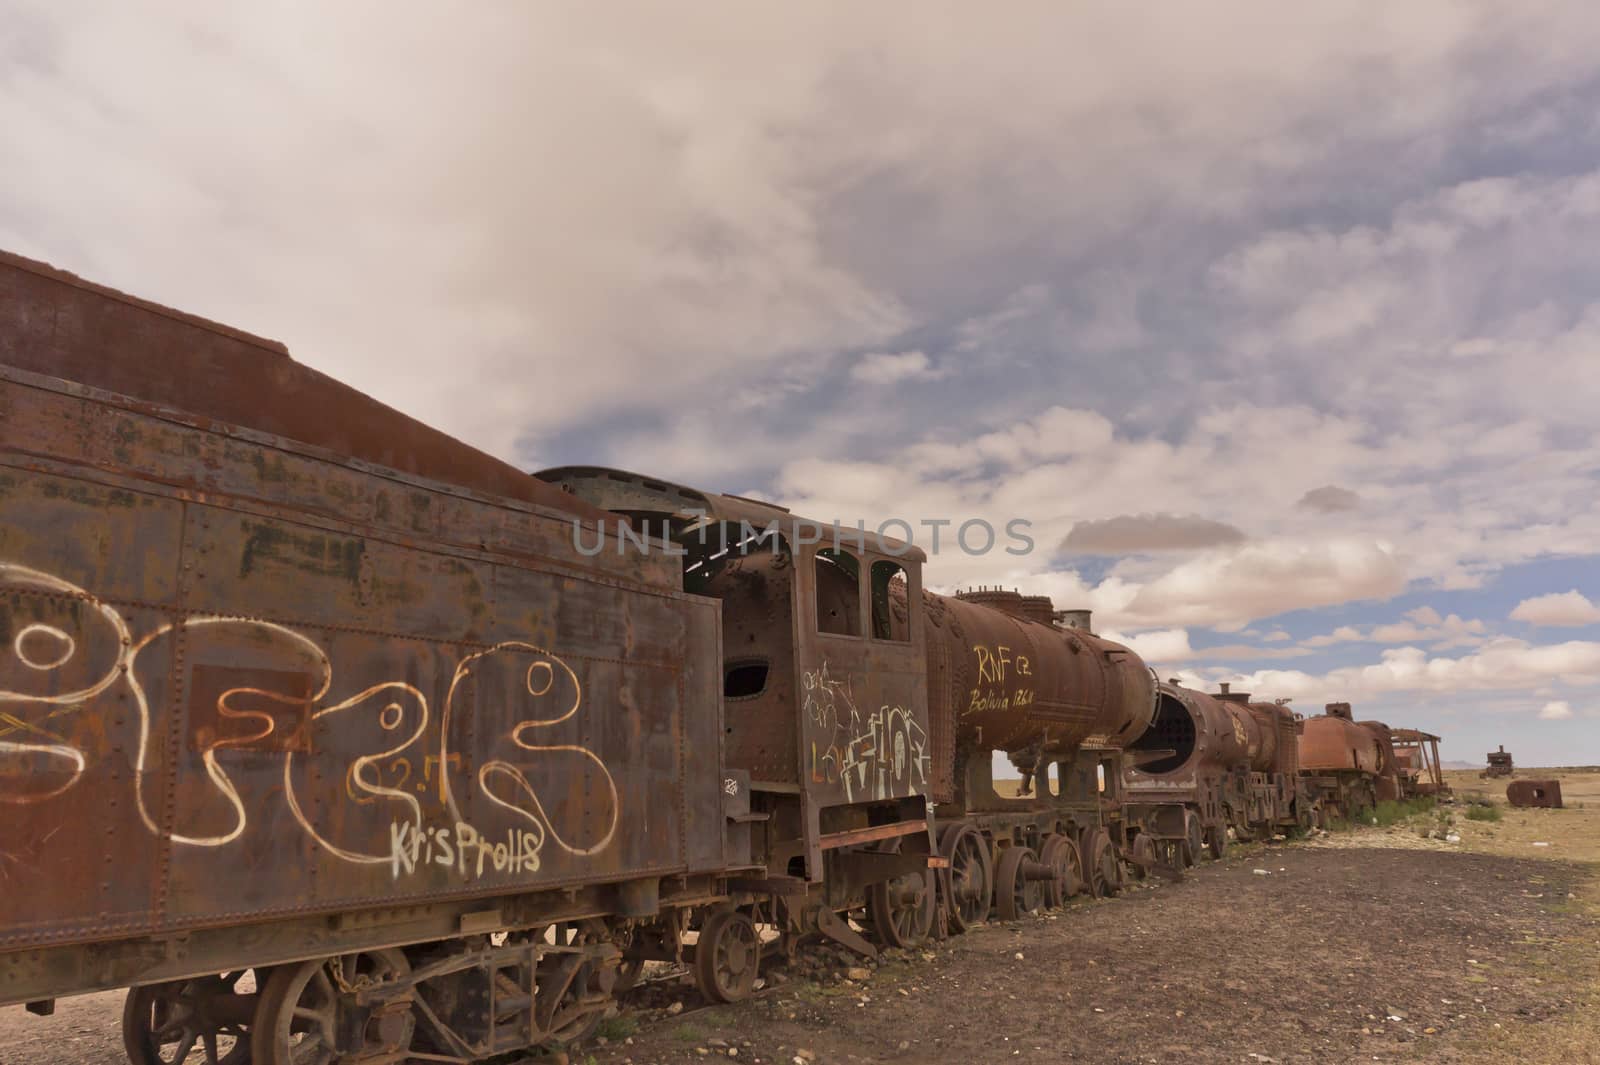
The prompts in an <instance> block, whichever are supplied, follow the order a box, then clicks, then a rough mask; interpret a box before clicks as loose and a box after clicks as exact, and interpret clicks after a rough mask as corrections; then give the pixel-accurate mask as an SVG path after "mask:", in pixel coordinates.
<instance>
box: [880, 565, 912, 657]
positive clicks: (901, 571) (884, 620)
mask: <svg viewBox="0 0 1600 1065" xmlns="http://www.w3.org/2000/svg"><path fill="white" fill-rule="evenodd" d="M909 595H910V590H909V585H908V583H907V581H906V570H905V567H904V566H902V565H900V563H898V562H890V561H888V560H887V559H880V560H879V561H877V562H874V563H873V564H872V636H873V639H877V640H909V639H911V625H910V620H911V619H910V617H909V615H908V613H907V611H909V610H910V599H909ZM897 602H898V603H902V604H905V605H904V606H903V607H902V608H901V610H900V616H899V617H898V618H896V616H895V609H894V605H895V603H897Z"/></svg>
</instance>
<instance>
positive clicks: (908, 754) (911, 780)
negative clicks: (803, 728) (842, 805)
mask: <svg viewBox="0 0 1600 1065" xmlns="http://www.w3.org/2000/svg"><path fill="white" fill-rule="evenodd" d="M800 687H801V697H802V710H803V713H804V714H805V716H806V722H807V731H808V733H809V734H810V735H811V736H812V737H813V738H812V739H811V740H810V752H809V758H810V761H811V781H812V783H813V784H833V783H838V784H839V785H841V786H842V787H843V789H844V795H845V799H846V800H847V801H849V802H855V801H857V800H860V799H889V798H897V797H900V796H905V795H914V794H918V793H921V792H923V791H925V790H926V788H927V780H928V734H927V731H926V730H925V729H924V728H923V727H922V724H921V722H919V721H918V720H917V719H916V717H915V715H913V714H912V713H911V712H910V711H909V710H907V709H905V708H904V707H902V706H891V705H887V704H885V705H881V706H879V707H878V708H877V709H876V710H869V711H867V712H862V711H861V710H860V709H859V708H858V707H857V705H856V697H855V691H854V687H853V685H852V682H851V680H850V678H849V676H847V675H837V676H836V675H834V674H833V672H832V670H831V667H830V666H829V664H828V663H827V662H826V661H824V662H823V663H822V666H821V668H820V669H815V670H806V671H804V672H803V673H802V674H801V677H800Z"/></svg>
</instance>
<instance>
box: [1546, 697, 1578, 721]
mask: <svg viewBox="0 0 1600 1065" xmlns="http://www.w3.org/2000/svg"><path fill="white" fill-rule="evenodd" d="M1571 716H1572V704H1570V703H1568V702H1565V701H1563V700H1556V701H1552V702H1548V703H1545V704H1544V706H1543V707H1542V708H1540V710H1539V720H1541V721H1565V720H1567V719H1568V718H1570V717H1571Z"/></svg>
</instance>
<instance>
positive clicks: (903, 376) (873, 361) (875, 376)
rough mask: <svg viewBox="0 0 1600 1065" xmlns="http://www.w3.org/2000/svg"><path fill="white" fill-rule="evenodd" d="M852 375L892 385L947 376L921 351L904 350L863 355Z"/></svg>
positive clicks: (870, 382)
mask: <svg viewBox="0 0 1600 1065" xmlns="http://www.w3.org/2000/svg"><path fill="white" fill-rule="evenodd" d="M850 376H851V377H854V378H855V379H856V380H857V381H865V382H866V383H867V384H869V385H892V384H897V383H899V382H901V381H917V380H920V381H932V380H937V379H939V378H940V377H943V376H945V373H944V371H942V370H937V369H934V367H933V366H932V364H931V363H929V361H928V356H927V355H926V354H925V353H923V352H920V351H902V352H900V353H899V354H897V355H896V354H890V353H888V352H874V353H872V354H869V355H863V356H861V361H860V362H858V363H856V364H855V365H854V366H853V367H851V368H850Z"/></svg>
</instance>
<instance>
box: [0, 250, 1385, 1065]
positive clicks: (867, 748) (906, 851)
mask: <svg viewBox="0 0 1600 1065" xmlns="http://www.w3.org/2000/svg"><path fill="white" fill-rule="evenodd" d="M815 529H816V526H814V525H812V524H811V523H807V522H805V521H804V520H803V519H800V518H798V517H797V516H795V515H792V514H790V513H789V512H787V511H785V510H783V509H781V508H779V507H775V506H772V505H769V504H766V503H760V502H756V501H752V500H748V499H743V498H739V497H736V496H729V495H718V494H714V493H707V492H701V491H697V490H694V489H691V488H686V487H683V486H680V485H675V484H670V483H667V482H665V481H661V480H657V479H654V478H651V477H648V476H641V475H636V474H630V473H623V472H620V471H615V470H608V469H599V468H591V467H570V468H563V469H556V470H549V471H545V472H544V473H542V474H541V475H539V476H538V477H530V476H528V475H526V474H523V473H521V472H520V471H518V470H516V469H514V468H513V467H510V466H507V465H505V464H503V463H500V462H498V461H496V460H494V459H492V458H490V457H488V456H486V455H484V454H482V453H480V452H477V451H474V450H473V449H471V448H468V447H466V446H465V445H463V444H461V443H459V442H457V441H455V440H453V439H451V438H449V437H447V436H444V435H443V434H440V433H438V432H436V431H434V430H431V429H429V428H428V427H426V426H424V425H421V424H419V423H417V422H415V421H413V420H411V419H409V418H406V417H404V416H403V415H401V414H399V413H397V412H395V411H393V410H391V409H389V408H386V407H384V406H382V405H381V404H378V403H376V402H374V401H373V400H371V399H369V398H367V397H365V396H363V395H361V394H360V393H357V392H355V391H354V390H352V389H350V388H348V387H346V386H344V385H341V384H339V383H338V382H336V381H333V380H331V379H329V378H327V377H325V376H323V375H320V374H318V373H316V372H315V371H312V370H310V369H309V368H307V367H305V366H302V365H300V364H299V363H297V362H295V361H294V360H292V359H291V358H290V357H289V355H288V353H287V351H286V350H285V349H283V348H282V347H281V346H280V345H276V344H273V343H271V342H269V341H264V340H261V339H259V338H256V337H253V336H250V335H247V334H244V333H240V332H238V331H235V330H232V329H229V328H227V327H224V326H220V325H217V324H214V323H211V322H207V321H203V320H201V319H197V318H193V317H190V316H187V315H183V314H180V313H177V312H174V311H171V310H168V309H166V308H162V307H158V306H155V305H152V304H148V303H144V302H142V301H139V300H137V299H134V298H131V297H128V296H125V295H122V294H120V293H116V292H113V291H110V290H107V289H104V288H100V287H98V286H94V285H91V284H88V283H85V282H83V281H81V280H79V279H77V278H76V277H73V276H72V275H68V274H64V273H61V272H58V271H55V270H52V269H50V268H48V267H45V266H43V265H41V264H37V263H33V262H29V261H27V260H22V259H18V258H15V257H9V256H8V257H4V258H3V259H0V703H3V704H4V705H3V706H0V803H3V804H4V807H5V811H6V816H5V817H4V818H0V863H4V864H3V867H4V869H5V873H6V879H5V884H6V887H5V890H4V892H0V1004H10V1003H18V1002H26V1003H29V1004H30V1008H32V1009H34V1010H35V1011H36V1012H41V1013H47V1012H49V1010H50V1009H51V1005H52V1002H53V999H54V998H56V997H57V996H63V995H70V994H75V993H81V992H85V991H91V990H101V989H108V988H118V987H129V988H132V990H131V991H130V992H129V996H128V1001H127V1010H126V1015H125V1018H124V1038H125V1042H126V1045H127V1051H128V1055H129V1059H130V1060H131V1061H132V1062H134V1063H135V1065H154V1063H156V1062H172V1061H182V1060H186V1058H187V1056H188V1055H189V1054H190V1053H191V1051H192V1052H193V1054H194V1055H196V1057H195V1059H194V1060H202V1059H203V1060H206V1061H208V1062H211V1063H213V1065H216V1063H218V1062H227V1063H228V1065H245V1063H247V1062H254V1063H256V1065H287V1063H290V1062H304V1061H311V1062H317V1063H319V1065H330V1063H338V1062H354V1061H360V1062H367V1063H376V1062H401V1061H411V1060H417V1061H434V1062H457V1063H466V1062H471V1061H478V1060H482V1059H485V1058H488V1057H490V1056H493V1055H496V1054H500V1053H504V1052H506V1051H510V1050H516V1049H521V1048H526V1047H531V1046H536V1045H540V1044H559V1043H563V1042H569V1041H571V1040H574V1039H577V1038H581V1037H582V1036H583V1035H584V1034H585V1033H586V1032H587V1031H589V1030H590V1029H591V1028H592V1027H593V1025H594V1024H595V1023H596V1022H597V1021H598V1020H599V1018H601V1017H602V1016H603V1014H604V1012H605V1011H606V1010H607V1009H608V1008H609V1005H610V1003H611V1002H612V1001H613V997H614V996H615V995H616V994H617V993H618V992H619V991H620V990H622V989H625V988H626V987H627V986H628V985H629V983H630V982H632V981H633V980H635V979H637V977H638V974H639V972H640V969H641V967H642V966H643V965H644V964H645V963H646V962H649V961H651V960H653V959H659V960H675V961H683V962H686V963H688V964H690V965H692V966H693V969H694V972H695V974H696V977H697V980H698V983H699V986H700V988H701V989H702V991H703V992H704V993H705V994H706V995H707V996H708V997H710V998H712V999H715V1000H721V1001H732V1000H736V999H738V998H740V997H742V996H744V995H746V994H748V993H749V992H750V990H751V988H752V986H753V983H754V980H755V978H756V974H757V971H758V967H759V965H760V964H761V962H762V960H763V958H764V957H766V956H769V955H770V954H771V953H772V952H775V951H793V950H794V949H796V947H797V946H798V944H800V943H801V942H802V941H803V940H804V939H805V938H806V937H810V936H822V937H828V938H831V939H832V940H834V941H836V942H838V943H842V944H845V945H848V946H849V947H851V948H853V949H855V950H857V951H860V952H862V953H864V954H871V953H873V952H874V951H875V950H876V949H878V947H879V946H882V945H895V946H904V945H909V944H912V943H915V942H918V941H920V940H922V939H924V938H925V937H928V936H930V935H934V934H944V933H945V932H946V931H948V930H954V931H959V930H961V929H963V928H966V927H969V926H971V925H974V924H977V923H980V922H982V921H984V920H985V919H987V918H988V917H989V915H990V914H991V913H998V914H999V915H1000V916H1002V917H1007V918H1009V917H1014V916H1016V915H1018V914H1020V913H1025V912H1028V911H1031V910H1035V909H1038V908H1040V907H1043V906H1056V905H1060V904H1062V903H1063V902H1064V901H1065V900H1066V899H1067V898H1069V897H1070V896H1072V895H1074V894H1077V893H1079V892H1090V893H1094V894H1108V893H1112V892H1115V891H1117V890H1118V889H1119V887H1120V885H1121V884H1122V883H1123V882H1124V879H1125V877H1128V876H1140V875H1145V874H1146V873H1148V872H1149V871H1150V870H1151V869H1152V868H1154V867H1156V866H1158V865H1162V864H1166V865H1173V866H1181V865H1182V864H1185V863H1192V862H1194V861H1196V860H1198V858H1199V857H1200V855H1201V854H1202V851H1209V852H1210V853H1211V854H1212V855H1215V856H1220V855H1221V853H1222V851H1223V849H1224V848H1225V847H1226V845H1227V840H1228V838H1229V835H1230V832H1231V834H1232V835H1233V836H1234V837H1235V838H1260V837H1264V836H1267V835H1270V834H1271V833H1273V832H1279V831H1284V830H1291V829H1295V828H1304V827H1306V826H1308V825H1310V824H1312V823H1314V821H1315V820H1316V819H1317V818H1318V817H1319V816H1323V815H1324V814H1325V813H1327V812H1335V813H1339V814H1341V815H1346V816H1348V815H1351V814H1354V813H1356V812H1358V811H1360V810H1362V809H1364V808H1365V807H1366V806H1368V805H1370V804H1371V803H1373V802H1375V801H1377V799H1379V798H1382V797H1386V796H1388V795H1390V794H1392V793H1393V794H1397V793H1398V790H1397V789H1399V788H1401V787H1403V786H1404V783H1403V782H1404V780H1405V779H1406V778H1405V775H1404V774H1403V773H1402V772H1401V771H1400V768H1399V767H1398V764H1397V761H1396V759H1395V757H1394V754H1393V750H1392V747H1391V746H1390V743H1391V741H1390V738H1389V736H1388V733H1387V730H1386V729H1383V728H1382V727H1381V726H1374V725H1371V724H1365V725H1358V724H1356V723H1354V722H1352V721H1351V720H1350V719H1349V718H1350V715H1349V713H1348V708H1344V709H1343V710H1339V709H1337V708H1330V713H1329V714H1328V715H1326V716H1323V717H1318V718H1313V719H1310V720H1302V719H1300V718H1298V717H1297V716H1296V715H1295V714H1293V713H1292V712H1291V711H1289V710H1288V709H1287V708H1286V707H1284V706H1282V705H1278V704H1275V703H1262V702H1253V701H1251V700H1250V699H1249V697H1248V696H1245V695H1241V694H1237V693H1230V692H1228V691H1226V690H1224V691H1222V692H1220V693H1218V694H1216V695H1208V694H1205V693H1202V692H1196V691H1191V690H1187V689H1185V688H1182V687H1180V686H1178V685H1176V684H1172V683H1161V682H1159V681H1158V679H1157V678H1156V677H1155V676H1154V675H1153V674H1152V673H1151V672H1150V670H1149V669H1148V668H1147V667H1146V666H1145V665H1144V663H1143V662H1141V661H1140V659H1139V658H1138V657H1137V656H1136V655H1135V654H1133V653H1132V652H1131V651H1130V650H1128V649H1127V648H1125V647H1122V646H1120V645H1118V644H1115V643H1112V642H1109V641H1107V640H1103V639H1100V638H1098V637H1096V636H1095V635H1093V634H1091V633H1090V632H1088V631H1087V625H1086V624H1084V625H1081V626H1078V625H1073V624H1067V623H1065V622H1067V621H1069V620H1071V618H1070V616H1068V615H1059V614H1057V613H1056V612H1055V611H1054V609H1053V607H1052V604H1050V602H1049V601H1048V600H1047V599H1042V598H1039V597H1026V596H1021V595H1018V594H1016V593H1007V592H995V591H978V592H974V593H969V594H966V595H958V596H953V597H951V596H941V595H935V594H932V593H930V592H927V591H925V590H924V589H923V587H922V579H923V578H922V564H923V562H924V561H925V560H924V558H923V556H922V555H921V553H920V552H919V551H917V550H916V549H914V548H912V547H910V546H909V545H897V544H893V543H873V544H870V545H869V544H866V543H849V542H845V543H838V542H835V541H833V540H831V539H822V538H818V537H817V536H816V535H815ZM641 545H647V546H648V547H649V548H651V549H650V550H638V549H636V548H638V547H639V546H641ZM994 752H1004V753H1005V754H1006V755H1007V756H1009V757H1010V759H1011V761H1012V763H1013V764H1014V765H1015V766H1017V768H1018V769H1019V770H1021V772H1022V774H1023V777H1024V785H1023V787H1022V788H1021V792H1020V794H1015V795H1009V794H1008V795H1002V794H1000V793H999V792H998V791H997V789H996V786H995V782H994V780H993V778H992V771H991V765H992V759H993V753H994ZM1385 752H1387V753H1385ZM174 1054H175V1055H176V1057H174Z"/></svg>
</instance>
